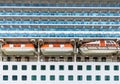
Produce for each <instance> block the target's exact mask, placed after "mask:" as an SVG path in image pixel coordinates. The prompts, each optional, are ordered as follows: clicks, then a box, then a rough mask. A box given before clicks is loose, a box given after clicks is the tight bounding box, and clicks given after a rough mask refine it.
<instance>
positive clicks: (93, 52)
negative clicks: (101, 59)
mask: <svg viewBox="0 0 120 84" xmlns="http://www.w3.org/2000/svg"><path fill="white" fill-rule="evenodd" d="M117 52H118V50H117V49H87V48H80V53H81V54H82V55H96V56H98V55H102V56H103V55H113V54H117Z"/></svg>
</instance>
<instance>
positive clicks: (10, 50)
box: [2, 48, 35, 55]
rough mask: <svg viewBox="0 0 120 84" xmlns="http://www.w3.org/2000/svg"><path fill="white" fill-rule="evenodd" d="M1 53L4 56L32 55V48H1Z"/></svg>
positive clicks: (33, 50)
mask: <svg viewBox="0 0 120 84" xmlns="http://www.w3.org/2000/svg"><path fill="white" fill-rule="evenodd" d="M2 51H3V53H4V54H5V55H34V54H35V49H34V48H23V49H21V48H3V49H2Z"/></svg>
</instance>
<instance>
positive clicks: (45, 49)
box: [41, 44, 73, 55]
mask: <svg viewBox="0 0 120 84" xmlns="http://www.w3.org/2000/svg"><path fill="white" fill-rule="evenodd" d="M41 52H42V54H43V55H71V54H72V53H73V46H72V45H71V44H44V45H42V46H41Z"/></svg>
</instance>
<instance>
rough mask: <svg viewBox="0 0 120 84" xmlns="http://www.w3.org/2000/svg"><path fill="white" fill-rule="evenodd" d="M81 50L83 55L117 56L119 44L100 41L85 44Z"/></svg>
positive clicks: (110, 41) (111, 41)
mask: <svg viewBox="0 0 120 84" xmlns="http://www.w3.org/2000/svg"><path fill="white" fill-rule="evenodd" d="M79 50H80V53H81V54H82V55H96V56H98V55H102V56H103V55H117V54H118V44H117V43H116V42H114V41H113V40H98V41H95V42H89V43H85V44H83V45H82V46H81V47H80V48H79Z"/></svg>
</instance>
